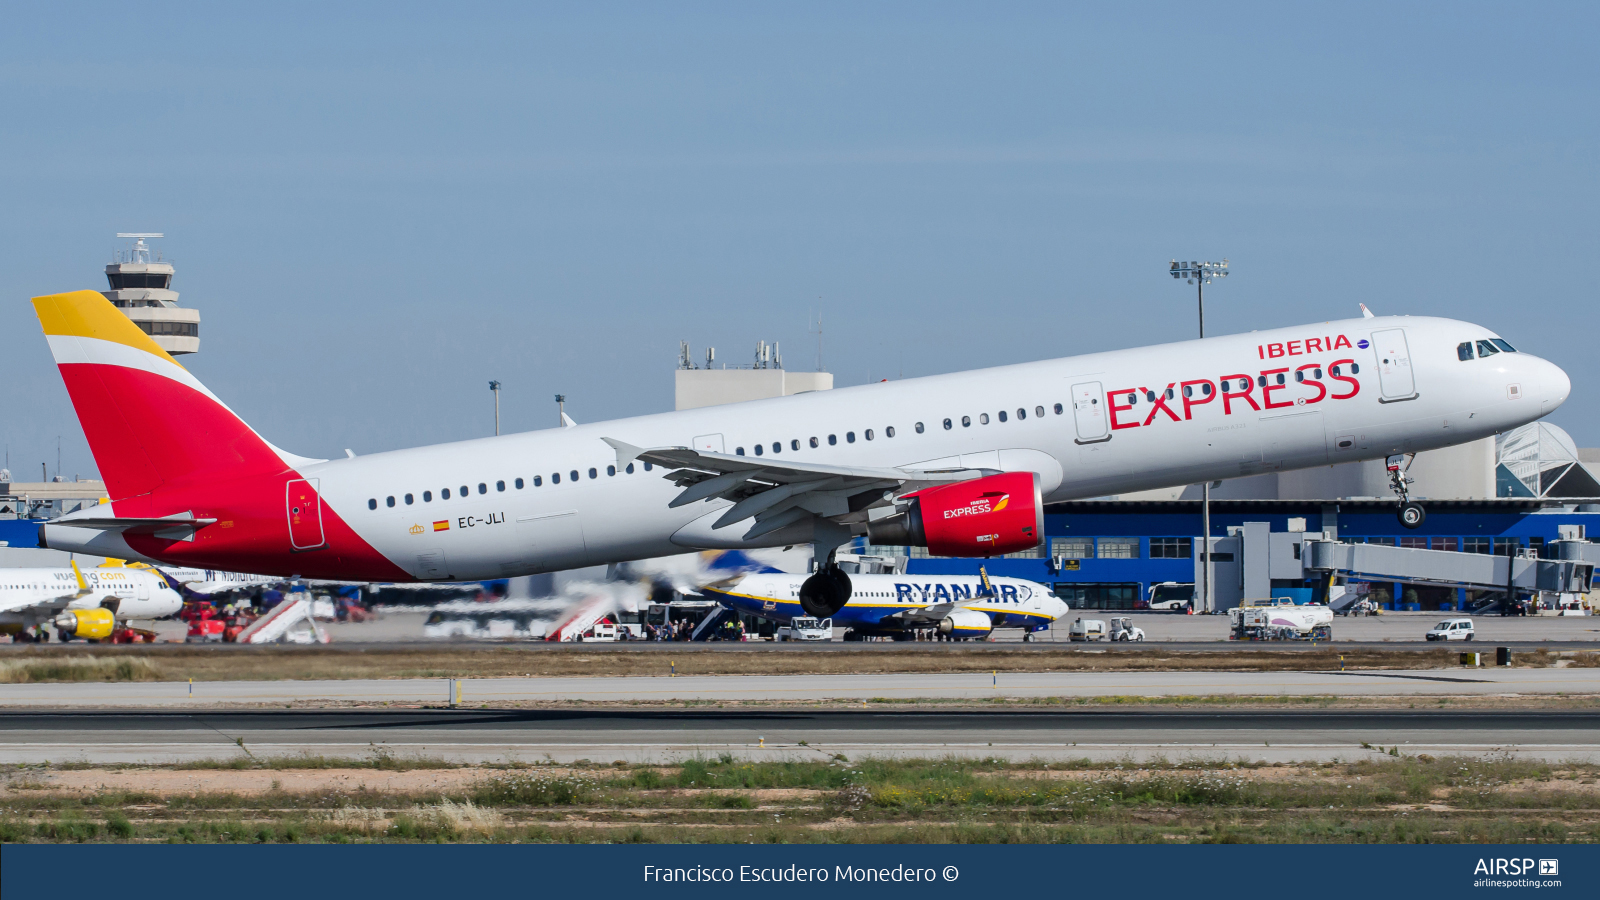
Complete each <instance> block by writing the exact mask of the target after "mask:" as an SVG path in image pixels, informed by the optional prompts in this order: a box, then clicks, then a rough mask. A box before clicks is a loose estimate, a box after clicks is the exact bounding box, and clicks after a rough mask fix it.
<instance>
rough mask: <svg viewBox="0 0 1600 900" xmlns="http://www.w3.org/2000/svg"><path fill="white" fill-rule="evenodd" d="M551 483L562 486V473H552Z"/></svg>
mask: <svg viewBox="0 0 1600 900" xmlns="http://www.w3.org/2000/svg"><path fill="white" fill-rule="evenodd" d="M550 483H551V484H560V483H561V473H560V472H551V473H550ZM445 496H447V497H448V496H449V494H446V495H445Z"/></svg>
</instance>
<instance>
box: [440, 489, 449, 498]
mask: <svg viewBox="0 0 1600 900" xmlns="http://www.w3.org/2000/svg"><path fill="white" fill-rule="evenodd" d="M439 499H440V500H449V499H450V489H449V488H440V489H439Z"/></svg>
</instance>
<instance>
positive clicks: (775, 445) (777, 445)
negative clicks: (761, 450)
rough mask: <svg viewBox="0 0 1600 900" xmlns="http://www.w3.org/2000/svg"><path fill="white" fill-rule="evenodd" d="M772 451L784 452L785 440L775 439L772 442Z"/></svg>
mask: <svg viewBox="0 0 1600 900" xmlns="http://www.w3.org/2000/svg"><path fill="white" fill-rule="evenodd" d="M772 452H773V453H782V452H783V442H782V441H773V442H772Z"/></svg>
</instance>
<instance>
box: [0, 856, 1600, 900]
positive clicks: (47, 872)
mask: <svg viewBox="0 0 1600 900" xmlns="http://www.w3.org/2000/svg"><path fill="white" fill-rule="evenodd" d="M1597 872H1600V846H1595V845H1570V844H1568V845H1545V846H1488V845H1485V846H1477V845H1459V844H1458V845H1420V846H1418V845H1404V846H1390V845H1349V844H1323V845H1242V846H1170V845H1157V846H1145V845H1111V846H1107V845H1076V846H1039V845H1028V846H992V845H983V846H976V845H952V846H927V845H889V846H867V845H849V846H840V845H820V846H819V845H811V844H794V845H774V846H750V845H740V844H726V845H705V844H700V845H681V844H652V845H603V846H602V845H576V846H568V845H542V844H535V845H530V844H523V845H492V846H486V845H459V844H457V845H422V846H417V845H405V844H379V845H368V846H328V845H319V846H282V845H271V846H241V845H220V846H219V845H184V846H135V845H126V844H114V845H59V844H49V845H44V844H12V845H7V846H5V847H4V848H0V891H3V893H4V895H5V900H78V898H83V900H90V898H93V900H105V898H106V897H107V896H113V897H116V898H117V900H139V898H144V897H149V898H152V900H186V898H191V897H193V898H207V900H212V898H215V897H218V896H222V897H227V898H228V900H256V898H260V900H283V898H284V897H291V898H293V900H322V898H330V900H332V898H337V900H354V898H369V897H374V896H377V897H395V898H404V897H421V896H427V897H436V898H453V897H457V896H463V895H466V896H472V897H484V896H488V895H491V894H496V893H500V892H505V893H506V894H507V896H509V897H522V896H529V895H536V896H540V897H549V896H552V895H554V896H562V895H565V894H568V893H576V894H578V895H579V896H583V897H614V896H624V895H625V896H628V897H630V898H640V900H644V898H653V897H661V898H677V897H761V898H767V897H825V898H828V900H834V898H838V897H846V896H849V897H856V896H861V897H868V896H871V897H912V896H915V897H958V896H959V897H973V896H984V895H987V892H989V891H993V890H997V889H1000V890H1006V891H1014V890H1021V891H1035V892H1039V893H1038V895H1039V896H1046V897H1060V896H1072V895H1083V894H1084V893H1086V892H1087V893H1089V894H1092V895H1094V896H1103V897H1107V898H1117V900H1122V898H1130V897H1131V898H1141V897H1151V898H1161V900H1174V898H1182V900H1199V898H1210V897H1217V898H1228V900H1239V898H1252V897H1270V898H1273V900H1283V898H1285V897H1292V898H1293V900H1305V898H1322V897H1327V898H1337V900H1352V898H1358V900H1373V898H1385V897H1405V898H1407V900H1417V898H1421V897H1441V896H1454V897H1460V896H1468V895H1471V894H1473V893H1476V892H1478V891H1483V892H1485V893H1484V896H1508V895H1509V896H1530V895H1532V894H1537V893H1538V892H1541V891H1556V892H1557V894H1556V896H1573V897H1580V896H1581V897H1595V896H1600V877H1597V876H1596V873H1597ZM552 892H554V894H552ZM1494 892H1500V893H1498V894H1496V893H1494Z"/></svg>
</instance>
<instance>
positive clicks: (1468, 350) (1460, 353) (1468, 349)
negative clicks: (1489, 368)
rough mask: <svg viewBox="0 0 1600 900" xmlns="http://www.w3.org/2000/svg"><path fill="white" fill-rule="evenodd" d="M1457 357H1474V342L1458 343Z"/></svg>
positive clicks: (1461, 358)
mask: <svg viewBox="0 0 1600 900" xmlns="http://www.w3.org/2000/svg"><path fill="white" fill-rule="evenodd" d="M1456 358H1457V359H1460V360H1462V361H1466V360H1469V359H1471V358H1472V342H1471V341H1462V342H1461V343H1459V344H1457V345H1456Z"/></svg>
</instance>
